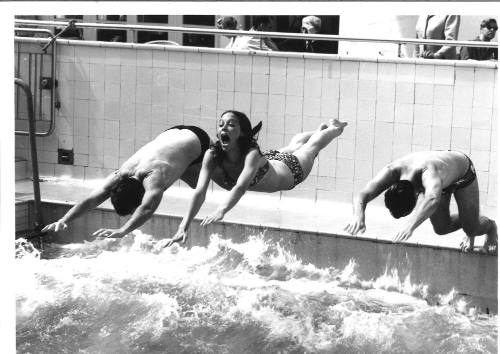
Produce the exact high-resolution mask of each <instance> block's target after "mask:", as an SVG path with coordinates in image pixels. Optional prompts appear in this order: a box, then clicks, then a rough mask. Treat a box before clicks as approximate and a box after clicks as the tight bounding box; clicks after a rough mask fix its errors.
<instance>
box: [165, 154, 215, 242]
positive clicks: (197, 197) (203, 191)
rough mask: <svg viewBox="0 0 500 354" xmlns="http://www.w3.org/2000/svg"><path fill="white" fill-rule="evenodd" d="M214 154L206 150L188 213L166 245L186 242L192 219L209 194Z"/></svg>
mask: <svg viewBox="0 0 500 354" xmlns="http://www.w3.org/2000/svg"><path fill="white" fill-rule="evenodd" d="M214 167H215V165H214V161H213V155H212V152H211V151H210V150H207V151H206V152H205V155H204V156H203V163H202V165H201V170H200V176H199V177H198V183H197V184H196V189H195V190H194V193H193V196H192V198H191V201H190V202H189V207H188V211H187V213H186V215H185V216H184V218H183V219H182V221H181V223H180V225H179V228H178V230H177V233H176V234H175V235H174V237H172V238H171V239H170V240H168V242H167V243H166V244H165V247H168V246H170V245H172V244H173V243H174V242H179V241H182V243H184V242H186V239H187V230H188V229H189V225H191V221H193V218H194V217H195V216H196V214H198V211H200V208H201V206H202V205H203V203H204V202H205V197H206V195H207V189H208V184H209V182H210V174H211V173H212V171H213V169H214Z"/></svg>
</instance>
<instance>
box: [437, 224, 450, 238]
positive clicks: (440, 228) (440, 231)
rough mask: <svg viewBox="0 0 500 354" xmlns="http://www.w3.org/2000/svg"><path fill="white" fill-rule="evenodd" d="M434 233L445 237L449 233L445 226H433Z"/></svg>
mask: <svg viewBox="0 0 500 354" xmlns="http://www.w3.org/2000/svg"><path fill="white" fill-rule="evenodd" d="M433 228H434V232H435V233H436V234H438V235H440V236H441V235H446V234H449V233H450V228H449V227H448V226H447V225H433Z"/></svg>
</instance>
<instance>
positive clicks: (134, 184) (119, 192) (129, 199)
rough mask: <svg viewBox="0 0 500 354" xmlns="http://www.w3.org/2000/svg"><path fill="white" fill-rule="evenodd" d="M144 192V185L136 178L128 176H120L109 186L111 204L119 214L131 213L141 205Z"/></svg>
mask: <svg viewBox="0 0 500 354" xmlns="http://www.w3.org/2000/svg"><path fill="white" fill-rule="evenodd" d="M144 192H145V190H144V186H143V185H142V183H141V182H140V181H138V180H137V179H135V178H132V177H128V176H125V177H120V179H119V180H118V182H116V184H115V185H114V186H113V187H112V188H111V195H110V199H111V204H113V207H114V208H115V211H116V213H117V214H118V215H120V216H124V215H128V214H132V213H133V212H134V210H135V209H136V208H137V207H138V206H139V205H141V202H142V197H143V196H144Z"/></svg>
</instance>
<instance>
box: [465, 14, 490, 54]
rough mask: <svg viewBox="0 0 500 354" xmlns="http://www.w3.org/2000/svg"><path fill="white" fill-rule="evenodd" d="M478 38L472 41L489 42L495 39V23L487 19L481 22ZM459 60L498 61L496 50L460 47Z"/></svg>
mask: <svg viewBox="0 0 500 354" xmlns="http://www.w3.org/2000/svg"><path fill="white" fill-rule="evenodd" d="M479 27H480V32H479V36H477V37H476V38H475V39H472V40H473V41H481V42H490V41H491V40H492V39H493V38H495V34H496V33H497V30H498V25H497V21H496V20H495V19H494V18H487V19H485V20H483V21H481V24H480V26H479ZM460 59H461V60H468V59H472V60H498V48H484V47H483V48H481V47H462V48H461V49H460Z"/></svg>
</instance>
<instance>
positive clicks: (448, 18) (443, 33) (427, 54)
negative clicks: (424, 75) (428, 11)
mask: <svg viewBox="0 0 500 354" xmlns="http://www.w3.org/2000/svg"><path fill="white" fill-rule="evenodd" d="M459 27H460V16H457V15H425V16H420V17H419V18H418V21H417V25H416V28H415V30H416V32H417V38H418V39H445V40H451V41H456V40H457V37H458V29H459ZM415 57H417V58H425V59H456V58H457V52H456V50H455V47H451V46H440V45H423V44H417V45H416V46H415Z"/></svg>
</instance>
